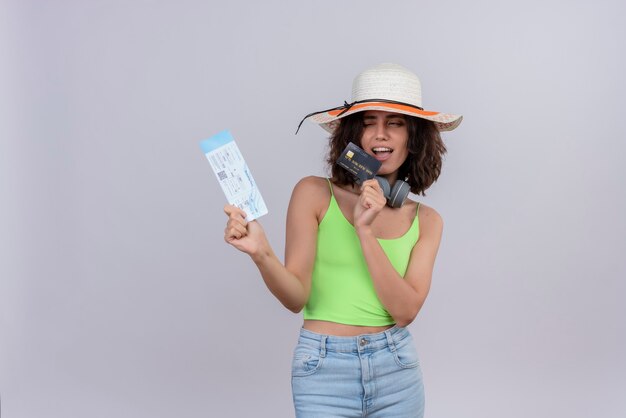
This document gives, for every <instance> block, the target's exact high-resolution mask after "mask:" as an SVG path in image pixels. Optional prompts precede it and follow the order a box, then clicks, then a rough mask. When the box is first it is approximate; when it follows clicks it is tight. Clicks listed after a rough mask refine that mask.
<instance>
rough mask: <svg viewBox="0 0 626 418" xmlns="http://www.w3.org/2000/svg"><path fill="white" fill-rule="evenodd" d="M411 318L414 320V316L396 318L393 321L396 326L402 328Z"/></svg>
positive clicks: (407, 324)
mask: <svg viewBox="0 0 626 418" xmlns="http://www.w3.org/2000/svg"><path fill="white" fill-rule="evenodd" d="M413 320H415V317H405V318H398V319H396V320H395V321H396V325H397V326H399V327H401V328H404V327H407V326H409V325H410V324H411V322H413Z"/></svg>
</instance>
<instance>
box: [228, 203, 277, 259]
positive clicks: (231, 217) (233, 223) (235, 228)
mask: <svg viewBox="0 0 626 418" xmlns="http://www.w3.org/2000/svg"><path fill="white" fill-rule="evenodd" d="M224 213H226V215H228V222H227V223H226V229H225V230H224V241H226V242H227V243H228V244H230V245H232V246H233V247H235V248H237V249H238V250H239V251H242V252H244V253H246V254H248V255H250V256H251V257H254V256H256V255H258V254H259V253H260V252H261V251H262V249H263V247H264V245H266V244H267V239H266V237H265V232H264V231H263V228H262V227H261V224H260V223H258V222H257V221H251V222H248V221H246V213H245V212H244V211H243V210H241V209H239V208H238V207H237V206H234V205H226V206H224Z"/></svg>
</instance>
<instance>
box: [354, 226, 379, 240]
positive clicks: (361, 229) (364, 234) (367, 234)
mask: <svg viewBox="0 0 626 418" xmlns="http://www.w3.org/2000/svg"><path fill="white" fill-rule="evenodd" d="M354 229H355V230H356V235H357V236H358V237H359V239H364V238H373V237H374V232H373V231H372V227H371V226H369V225H362V226H357V227H356V228H354Z"/></svg>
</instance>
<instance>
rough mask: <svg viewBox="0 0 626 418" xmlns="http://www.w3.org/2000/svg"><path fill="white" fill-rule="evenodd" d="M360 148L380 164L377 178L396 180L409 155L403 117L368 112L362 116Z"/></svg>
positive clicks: (386, 113) (407, 137) (388, 113)
mask: <svg viewBox="0 0 626 418" xmlns="http://www.w3.org/2000/svg"><path fill="white" fill-rule="evenodd" d="M363 125H364V126H363V136H362V137H361V148H363V149H364V150H365V152H367V153H368V154H370V155H372V156H374V158H376V159H377V160H378V161H380V162H382V165H381V167H380V170H378V175H379V176H384V177H387V179H388V180H390V182H393V181H395V180H396V178H397V175H398V169H399V168H400V166H401V165H402V163H404V160H406V158H407V157H408V155H409V150H408V141H409V132H408V128H407V124H406V120H405V119H404V115H401V114H399V113H390V112H384V111H382V110H370V111H367V112H365V113H364V115H363Z"/></svg>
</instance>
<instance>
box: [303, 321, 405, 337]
mask: <svg viewBox="0 0 626 418" xmlns="http://www.w3.org/2000/svg"><path fill="white" fill-rule="evenodd" d="M302 327H303V328H304V329H306V330H309V331H311V332H315V333H317V334H323V335H335V336H338V337H354V336H357V335H362V334H376V333H378V332H383V331H384V330H386V329H389V328H391V327H393V325H385V326H380V327H367V326H360V325H346V324H339V323H337V322H330V321H319V320H315V319H307V320H305V321H304V324H303V325H302Z"/></svg>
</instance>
